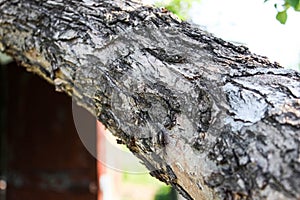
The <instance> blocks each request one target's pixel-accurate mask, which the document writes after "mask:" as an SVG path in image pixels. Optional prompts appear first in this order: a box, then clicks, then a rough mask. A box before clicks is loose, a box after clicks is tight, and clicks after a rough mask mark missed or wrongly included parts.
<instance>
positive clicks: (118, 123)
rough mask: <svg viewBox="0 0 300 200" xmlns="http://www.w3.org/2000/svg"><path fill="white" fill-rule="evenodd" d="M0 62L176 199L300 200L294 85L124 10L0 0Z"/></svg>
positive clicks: (160, 20) (141, 10)
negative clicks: (40, 82)
mask: <svg viewBox="0 0 300 200" xmlns="http://www.w3.org/2000/svg"><path fill="white" fill-rule="evenodd" d="M0 14H1V17H0V50H1V51H4V52H6V53H8V54H10V55H11V56H13V58H14V59H15V60H16V61H18V62H19V63H20V64H21V65H23V66H24V67H26V69H27V70H28V71H31V72H34V73H37V74H38V75H40V76H41V77H42V78H44V79H45V80H47V81H48V82H50V83H52V84H53V85H54V86H55V89H56V90H57V91H63V92H65V93H67V94H68V95H70V96H72V98H73V99H74V100H76V101H77V102H78V104H80V105H82V106H83V107H85V108H86V109H87V110H89V111H90V112H91V113H93V114H94V115H95V116H96V117H97V118H98V119H99V120H100V121H101V122H102V123H104V125H105V126H106V127H107V128H108V129H109V130H110V131H111V132H112V133H113V134H114V135H116V136H117V137H118V138H119V139H118V142H119V143H124V144H126V145H127V147H128V148H129V149H130V150H131V151H132V152H133V153H134V154H135V155H136V156H137V157H138V158H140V159H141V161H142V162H143V163H144V165H146V166H147V168H148V169H149V171H151V172H150V174H151V175H152V176H155V177H156V178H158V179H159V180H161V181H164V182H166V183H167V184H171V185H172V186H174V187H175V188H176V189H177V190H178V191H179V192H180V193H181V194H182V195H183V196H184V197H185V198H186V199H270V200H271V199H272V200H273V199H300V148H299V140H300V139H299V138H300V75H299V73H298V72H295V71H292V70H287V69H283V68H282V67H281V66H279V65H278V64H277V63H272V62H270V61H268V59H267V58H265V57H262V56H258V55H255V54H252V53H251V52H250V51H249V50H248V49H247V48H246V47H243V46H235V45H233V44H231V43H229V42H226V41H223V40H221V39H219V38H216V37H214V36H212V35H210V34H209V33H206V32H204V31H202V30H200V29H199V28H197V27H194V26H193V25H190V24H188V23H185V22H180V21H179V20H178V19H176V17H174V16H173V15H172V14H170V13H169V12H166V11H165V9H159V8H153V7H151V6H144V5H142V4H140V3H138V2H135V1H129V0H128V1H121V0H119V1H112V0H104V1H95V2H94V1H90V0H84V1H75V0H66V1H62V0H55V1H52V0H49V1H37V0H36V1H32V0H13V1H4V0H0Z"/></svg>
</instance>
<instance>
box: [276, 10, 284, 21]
mask: <svg viewBox="0 0 300 200" xmlns="http://www.w3.org/2000/svg"><path fill="white" fill-rule="evenodd" d="M276 19H277V20H278V21H279V22H280V23H281V24H285V22H286V20H287V13H286V10H284V11H281V12H278V13H277V15H276Z"/></svg>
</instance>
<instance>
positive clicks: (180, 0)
mask: <svg viewBox="0 0 300 200" xmlns="http://www.w3.org/2000/svg"><path fill="white" fill-rule="evenodd" d="M194 2H200V0H161V1H159V2H158V3H157V6H159V7H165V8H166V9H167V10H169V11H171V12H172V13H174V14H176V15H177V16H178V17H179V18H180V19H182V20H186V19H188V11H189V10H190V8H191V7H192V5H193V3H194Z"/></svg>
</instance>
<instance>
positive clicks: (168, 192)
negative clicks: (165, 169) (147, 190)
mask: <svg viewBox="0 0 300 200" xmlns="http://www.w3.org/2000/svg"><path fill="white" fill-rule="evenodd" d="M176 199H177V194H176V192H175V190H174V189H173V188H171V187H169V186H166V185H164V186H162V187H161V188H159V190H158V191H157V193H156V195H155V197H154V200H176Z"/></svg>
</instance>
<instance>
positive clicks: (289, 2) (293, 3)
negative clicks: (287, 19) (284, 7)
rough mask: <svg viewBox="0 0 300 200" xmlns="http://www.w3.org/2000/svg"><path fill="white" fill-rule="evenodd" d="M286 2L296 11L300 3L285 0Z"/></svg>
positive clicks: (296, 0) (298, 1)
mask: <svg viewBox="0 0 300 200" xmlns="http://www.w3.org/2000/svg"><path fill="white" fill-rule="evenodd" d="M286 2H287V3H288V4H290V5H291V6H292V7H293V8H295V9H296V8H297V6H298V5H299V3H300V0H286Z"/></svg>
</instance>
